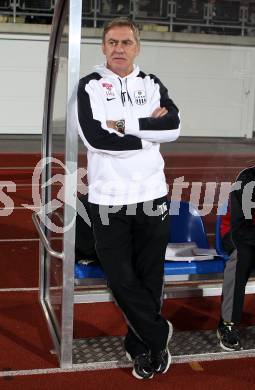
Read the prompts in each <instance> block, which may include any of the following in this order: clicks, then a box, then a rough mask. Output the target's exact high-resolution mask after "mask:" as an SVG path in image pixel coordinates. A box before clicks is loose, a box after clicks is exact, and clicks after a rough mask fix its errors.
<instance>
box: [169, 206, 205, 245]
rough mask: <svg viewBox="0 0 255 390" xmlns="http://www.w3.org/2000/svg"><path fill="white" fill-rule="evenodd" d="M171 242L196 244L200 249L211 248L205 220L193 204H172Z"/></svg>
mask: <svg viewBox="0 0 255 390" xmlns="http://www.w3.org/2000/svg"><path fill="white" fill-rule="evenodd" d="M169 242H175V243H180V242H195V243H196V244H197V246H198V247H199V248H205V249H208V248H209V244H208V239H207V235H206V231H205V227H204V222H203V219H202V218H201V216H200V215H199V212H198V210H197V209H196V208H195V207H194V206H193V204H192V203H189V202H184V201H181V202H176V201H172V202H171V204H170V231H169Z"/></svg>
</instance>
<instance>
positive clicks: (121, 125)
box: [115, 119, 125, 133]
mask: <svg viewBox="0 0 255 390" xmlns="http://www.w3.org/2000/svg"><path fill="white" fill-rule="evenodd" d="M115 126H116V130H117V131H119V132H120V133H124V131H125V119H119V120H118V121H116V122H115Z"/></svg>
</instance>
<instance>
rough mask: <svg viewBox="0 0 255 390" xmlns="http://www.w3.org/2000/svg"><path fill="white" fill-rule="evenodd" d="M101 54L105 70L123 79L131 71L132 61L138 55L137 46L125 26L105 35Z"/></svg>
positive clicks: (131, 33) (132, 35)
mask: <svg viewBox="0 0 255 390" xmlns="http://www.w3.org/2000/svg"><path fill="white" fill-rule="evenodd" d="M102 49H103V53H104V55H105V56H106V62H107V68H109V69H110V70H111V71H112V72H114V73H116V74H118V75H119V76H120V77H125V76H127V75H128V74H129V73H131V72H132V71H133V64H134V59H135V57H136V56H137V55H138V53H139V44H138V43H137V41H136V40H135V37H134V34H133V31H132V30H131V28H129V27H127V26H122V27H118V26H116V27H113V28H111V29H110V30H109V31H108V32H107V33H106V35H105V40H104V42H103V46H102Z"/></svg>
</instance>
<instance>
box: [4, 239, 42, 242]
mask: <svg viewBox="0 0 255 390" xmlns="http://www.w3.org/2000/svg"><path fill="white" fill-rule="evenodd" d="M26 241H40V239H39V238H0V243H1V242H26Z"/></svg>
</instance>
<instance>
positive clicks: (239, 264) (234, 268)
mask: <svg viewBox="0 0 255 390" xmlns="http://www.w3.org/2000/svg"><path fill="white" fill-rule="evenodd" d="M254 266H255V246H251V245H240V244H239V245H238V247H237V249H235V250H234V252H233V253H232V254H231V256H230V259H229V260H228V261H227V262H226V266H225V270H224V281H223V289H222V306H221V316H222V318H223V319H224V320H225V321H231V322H237V323H239V322H240V321H241V317H242V311H243V303H244V296H245V287H246V284H247V281H248V278H249V276H250V274H251V271H252V269H253V268H254Z"/></svg>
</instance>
